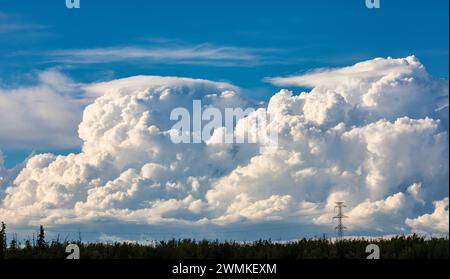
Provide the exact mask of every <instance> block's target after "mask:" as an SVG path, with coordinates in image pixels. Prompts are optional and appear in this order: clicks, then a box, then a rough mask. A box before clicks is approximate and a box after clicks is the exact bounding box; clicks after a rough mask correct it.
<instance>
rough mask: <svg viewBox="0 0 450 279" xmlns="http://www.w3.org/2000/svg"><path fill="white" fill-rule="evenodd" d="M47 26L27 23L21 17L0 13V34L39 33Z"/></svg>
mask: <svg viewBox="0 0 450 279" xmlns="http://www.w3.org/2000/svg"><path fill="white" fill-rule="evenodd" d="M46 28H47V27H46V26H45V25H41V24H35V23H29V22H26V21H25V20H24V19H23V18H22V17H21V16H20V15H17V14H9V13H4V12H0V34H5V33H11V32H18V31H33V32H34V31H39V30H43V29H46Z"/></svg>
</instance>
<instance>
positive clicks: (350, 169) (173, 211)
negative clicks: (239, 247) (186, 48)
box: [0, 57, 449, 238]
mask: <svg viewBox="0 0 450 279" xmlns="http://www.w3.org/2000/svg"><path fill="white" fill-rule="evenodd" d="M272 81H273V82H274V83H276V84H282V85H284V84H294V85H307V86H311V87H312V89H311V91H309V92H301V93H300V94H294V93H293V92H291V91H288V90H281V91H280V92H278V93H276V94H275V95H273V96H272V97H271V99H270V101H269V103H268V105H267V111H268V113H269V115H270V116H271V122H270V123H269V128H270V127H275V128H276V129H277V131H278V135H279V138H278V149H277V150H276V151H275V152H273V153H270V154H260V153H259V152H258V150H259V149H258V147H259V145H260V144H262V143H256V144H221V143H218V142H217V141H215V140H213V139H216V138H219V137H220V136H221V133H222V132H223V130H222V129H218V130H216V131H215V132H214V135H213V136H212V138H211V139H212V140H210V141H207V142H203V143H201V144H179V145H176V144H173V143H172V142H171V140H170V133H171V132H173V131H171V126H172V125H173V124H174V122H173V121H170V120H169V116H170V112H171V110H172V109H174V108H176V107H185V108H187V109H189V110H191V107H192V100H194V99H200V100H202V103H203V105H204V106H205V107H207V106H215V107H219V108H221V109H223V108H225V107H242V108H246V107H247V106H251V105H252V103H251V102H249V101H246V100H244V99H243V98H242V97H241V96H240V95H239V89H238V88H236V87H235V86H233V85H230V84H227V83H219V82H212V81H207V80H198V79H188V78H177V77H156V76H137V77H131V78H126V79H120V80H114V81H111V82H105V83H99V84H94V85H91V86H86V87H85V88H84V89H85V90H86V91H87V93H86V95H87V96H98V98H97V99H96V100H95V102H94V103H92V104H91V105H89V106H88V107H87V108H86V109H85V110H84V114H83V120H82V122H81V123H80V125H79V130H78V134H79V137H80V138H81V140H82V151H81V152H80V153H78V154H70V155H67V156H56V155H53V154H40V155H36V156H33V157H32V158H30V159H29V160H28V161H27V163H26V166H25V167H24V168H23V169H22V171H21V172H20V174H19V175H18V176H17V177H16V178H15V180H14V181H13V182H12V183H11V184H10V185H9V187H7V188H6V189H5V190H4V195H3V196H4V198H3V202H2V205H1V208H0V215H1V216H2V218H3V219H5V221H6V222H7V223H10V224H11V225H13V226H16V227H21V226H29V225H35V224H46V225H48V226H52V227H55V228H57V227H58V226H61V227H66V226H70V225H73V224H78V225H80V224H82V225H84V226H93V227H96V228H97V230H98V231H99V232H103V233H106V234H111V235H115V233H114V232H109V231H107V230H109V229H111V224H125V225H126V228H128V229H129V230H136V229H137V228H138V227H139V228H141V226H144V227H146V228H149V229H150V228H151V230H152V232H153V233H154V234H155V235H154V237H157V234H158V233H161V232H163V233H165V232H167V231H168V230H170V231H172V233H173V231H175V232H177V231H178V232H180V233H181V232H183V233H187V234H189V233H191V236H197V237H198V236H200V237H205V236H208V235H211V233H214V236H219V237H226V231H227V230H228V232H230V230H231V231H233V230H234V231H239V230H241V232H242V231H244V232H243V233H242V234H241V235H240V236H239V235H238V236H235V237H242V235H245V234H247V235H248V234H249V232H250V234H251V236H252V237H260V236H262V235H264V236H267V235H268V236H276V235H278V236H280V235H281V236H282V237H286V238H288V237H293V236H292V234H289V233H288V232H286V231H277V228H274V229H272V228H270V226H271V224H275V225H276V226H281V228H282V224H285V225H286V224H295V225H296V229H294V230H292V229H291V231H294V232H297V233H299V234H300V235H302V234H308V233H313V234H315V235H318V234H319V233H322V232H328V233H332V231H333V224H332V216H333V214H334V212H333V210H334V206H335V202H336V201H345V203H346V204H347V208H346V214H347V215H348V217H349V218H347V219H346V222H347V224H348V228H349V230H350V231H352V232H354V233H358V232H360V233H364V234H366V235H367V234H393V233H408V232H410V231H411V230H419V229H420V230H421V231H424V232H431V231H434V230H435V228H433V227H432V226H434V223H438V224H439V228H440V231H443V232H448V220H447V223H446V224H447V225H446V227H445V226H444V225H445V221H442V220H441V218H444V217H445V212H446V214H447V219H448V183H449V179H448V156H449V155H448V126H447V123H448V116H447V114H448V105H447V106H445V103H447V104H448V82H446V81H441V80H437V79H434V78H433V77H431V76H430V75H428V73H427V72H426V70H425V68H424V66H423V65H422V64H421V63H420V62H419V61H418V59H417V58H415V57H407V58H404V59H391V58H388V59H381V58H379V59H375V60H370V61H365V62H362V63H358V64H356V65H354V66H350V67H346V68H343V69H334V70H322V71H320V72H313V73H309V74H306V75H304V76H299V77H289V78H286V79H285V78H278V79H273V80H272ZM443 104H444V105H443ZM259 113H261V110H256V111H255V112H253V113H252V114H250V115H249V116H248V117H246V118H244V119H241V120H240V121H239V123H237V125H236V126H237V127H236V133H237V136H242V133H243V132H244V130H243V128H242V127H244V126H245V123H246V122H248V121H251V120H252V119H253V118H255V117H257V116H258V114H259ZM250 133H251V131H250ZM442 199H444V201H445V199H447V209H446V211H445V208H444V211H442V207H443V206H442V205H441V204H440V203H435V206H436V211H435V212H434V213H433V214H431V215H427V210H428V207H427V206H428V205H429V204H430V202H431V201H436V200H442ZM424 214H425V215H424ZM99 224H103V226H100V225H99ZM442 224H444V225H442ZM99 226H100V227H99ZM272 227H273V226H272ZM243 228H245V229H243ZM279 228H280V227H278V229H279ZM122 229H123V227H122ZM298 236H299V235H297V237H298Z"/></svg>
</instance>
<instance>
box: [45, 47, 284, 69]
mask: <svg viewBox="0 0 450 279" xmlns="http://www.w3.org/2000/svg"><path fill="white" fill-rule="evenodd" d="M277 51H278V50H276V49H267V48H264V49H263V48H246V47H237V46H220V45H214V44H210V43H203V44H186V43H177V44H173V43H171V42H168V43H167V42H156V43H155V42H154V44H152V45H150V46H119V47H103V48H85V49H66V50H53V51H49V52H47V53H46V55H47V56H48V57H49V59H50V60H51V62H57V63H68V64H93V63H94V64H95V63H114V62H135V63H136V62H137V63H154V64H195V65H207V66H225V67H226V66H255V65H260V64H266V63H269V61H270V62H273V60H274V58H273V56H272V54H274V53H275V52H277Z"/></svg>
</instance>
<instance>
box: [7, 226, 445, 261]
mask: <svg viewBox="0 0 450 279" xmlns="http://www.w3.org/2000/svg"><path fill="white" fill-rule="evenodd" d="M6 235H7V234H6V225H5V224H4V223H1V228H0V259H64V258H66V257H67V253H66V251H65V248H66V247H67V245H69V244H71V243H75V244H77V245H78V246H79V248H80V253H81V258H82V259H339V258H348V259H364V258H366V257H367V255H368V254H367V252H366V251H365V248H366V247H367V245H369V244H376V245H378V246H379V248H380V254H381V258H382V259H448V258H449V239H448V237H446V238H434V237H432V238H425V237H423V236H419V235H416V234H414V235H409V236H405V235H403V236H395V237H392V238H390V239H364V238H360V239H348V240H346V239H343V240H341V241H332V240H330V239H327V238H325V237H321V238H312V239H306V238H303V239H300V240H296V241H289V242H274V241H271V240H258V241H254V242H238V241H219V240H214V241H211V240H195V239H172V240H168V241H159V242H155V243H153V244H142V243H138V242H134V243H132V242H114V243H99V242H94V243H89V242H82V241H81V238H80V239H79V240H78V241H75V242H71V241H67V240H65V241H61V240H60V239H59V237H58V238H57V239H53V240H51V241H48V240H46V237H45V229H44V227H43V226H40V227H39V232H38V234H37V237H36V239H34V238H33V239H32V240H30V239H25V240H24V242H20V241H18V240H17V237H12V239H11V240H10V242H9V244H8V242H7V240H8V239H7V236H6Z"/></svg>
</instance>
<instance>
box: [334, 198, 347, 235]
mask: <svg viewBox="0 0 450 279" xmlns="http://www.w3.org/2000/svg"><path fill="white" fill-rule="evenodd" d="M344 207H346V206H345V205H344V202H336V206H335V207H334V211H336V208H337V210H338V213H337V215H336V216H334V217H333V219H337V220H338V224H337V226H336V228H335V229H336V230H337V232H338V238H337V240H338V241H340V240H342V237H343V236H344V229H346V227H345V226H344V224H343V223H342V219H344V218H347V216H345V215H344V214H343V213H342V208H344Z"/></svg>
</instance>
